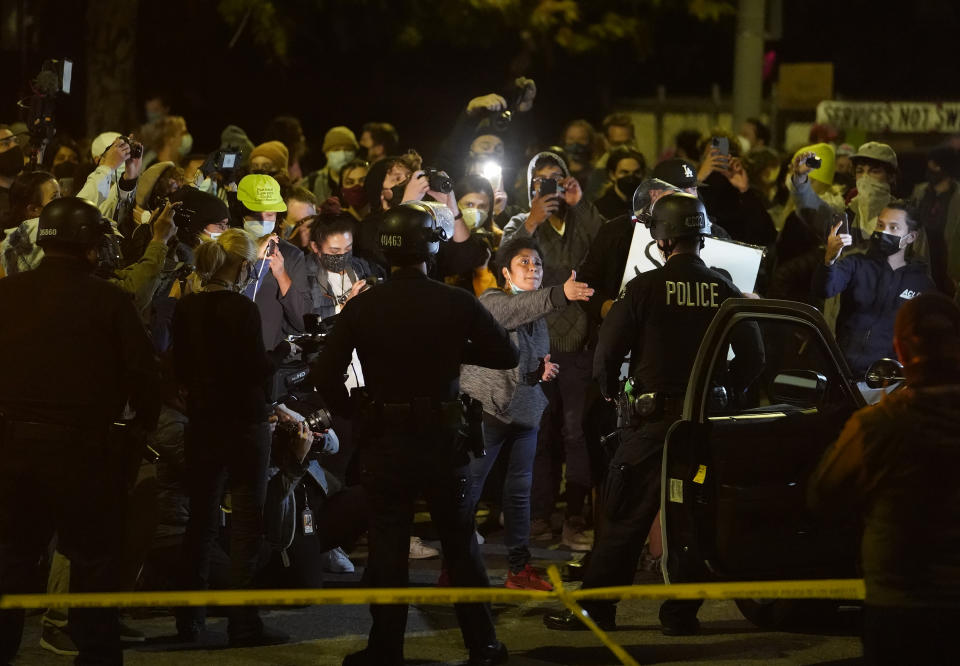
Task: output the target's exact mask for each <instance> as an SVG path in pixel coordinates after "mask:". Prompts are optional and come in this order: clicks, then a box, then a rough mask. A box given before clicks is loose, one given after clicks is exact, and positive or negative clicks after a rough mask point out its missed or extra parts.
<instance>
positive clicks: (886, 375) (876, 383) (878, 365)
mask: <svg viewBox="0 0 960 666" xmlns="http://www.w3.org/2000/svg"><path fill="white" fill-rule="evenodd" d="M866 380H867V386H869V387H870V388H872V389H882V388H887V387H888V386H893V385H894V384H896V383H898V382H902V381H903V366H902V365H901V364H900V361H896V360H894V359H892V358H881V359H880V360H879V361H874V362H873V363H872V364H870V367H869V368H867V375H866Z"/></svg>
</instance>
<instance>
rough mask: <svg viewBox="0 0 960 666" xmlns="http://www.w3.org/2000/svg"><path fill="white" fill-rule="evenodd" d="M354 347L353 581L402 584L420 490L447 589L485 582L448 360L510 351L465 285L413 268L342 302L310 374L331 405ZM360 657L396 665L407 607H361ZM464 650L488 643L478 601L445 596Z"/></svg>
mask: <svg viewBox="0 0 960 666" xmlns="http://www.w3.org/2000/svg"><path fill="white" fill-rule="evenodd" d="M354 348H356V350H357V356H358V357H359V359H360V362H361V364H362V366H363V374H364V378H365V380H366V384H367V388H366V390H367V393H368V395H369V400H368V401H365V402H364V403H363V404H361V405H358V406H357V408H356V409H357V411H356V413H355V414H354V437H355V438H356V440H357V442H358V444H359V447H360V456H361V461H362V465H361V467H362V474H363V484H364V486H365V487H366V490H367V493H368V503H369V504H368V507H369V513H370V515H369V518H370V536H369V539H370V559H369V561H368V564H367V569H366V572H365V579H364V583H365V584H366V585H369V586H371V587H404V586H406V585H407V583H408V578H407V557H408V552H409V540H410V525H411V522H412V520H413V505H414V501H415V500H416V498H417V497H418V495H420V494H421V493H423V495H424V496H425V499H426V501H427V503H428V505H429V508H430V513H431V516H432V518H433V521H434V523H435V524H436V526H437V528H438V530H439V532H440V539H441V541H442V543H443V553H444V557H445V558H446V561H447V566H448V567H449V570H450V578H451V581H452V583H453V585H455V586H467V587H483V586H486V585H488V584H489V581H488V579H487V574H486V570H485V569H484V566H483V562H482V560H481V558H480V552H479V548H478V546H477V542H476V540H475V539H474V537H473V531H474V519H473V512H472V507H471V503H470V496H469V495H470V486H469V481H468V479H469V474H468V471H467V470H468V457H467V454H466V452H465V451H462V450H461V451H458V450H457V447H456V445H455V441H454V440H455V435H456V431H457V423H456V422H455V421H456V420H455V419H452V418H451V415H457V416H458V415H459V411H458V405H459V403H457V402H455V401H456V398H457V395H458V393H459V375H460V365H461V364H463V363H469V364H472V365H480V366H485V367H490V368H500V369H505V368H512V367H515V366H516V364H517V359H518V352H517V348H516V347H515V346H514V345H513V343H511V342H510V339H509V337H508V335H507V332H506V331H504V330H503V328H502V327H501V326H500V325H499V324H497V322H496V321H495V320H494V319H493V317H492V316H491V315H490V313H489V312H488V311H487V310H486V308H484V307H483V306H481V305H480V303H479V302H478V301H477V299H476V298H474V297H473V295H472V294H469V293H468V292H466V291H464V290H462V289H457V288H454V287H450V286H447V285H445V284H442V283H439V282H434V281H432V280H429V279H427V277H426V276H425V275H424V274H423V273H421V272H420V271H419V270H417V269H415V268H403V269H400V270H398V271H396V272H395V273H394V274H393V276H392V277H391V279H390V280H389V281H387V282H386V283H384V284H383V285H379V286H376V287H374V288H372V289H370V290H369V291H367V292H364V293H362V294H360V295H359V296H356V297H354V298H353V299H351V300H350V301H349V302H348V303H347V306H346V307H345V308H344V309H343V311H342V312H341V313H340V315H339V318H338V321H337V323H336V325H335V327H334V330H333V332H332V333H331V334H330V336H329V337H328V339H327V344H326V347H325V349H324V351H323V352H322V353H321V355H320V356H319V358H318V360H317V362H316V364H315V366H314V368H313V372H312V374H311V381H313V383H314V384H316V385H317V386H318V387H319V388H321V390H322V392H323V393H324V394H325V395H326V396H327V397H328V399H330V400H331V402H332V403H333V407H334V408H335V409H339V410H341V411H343V410H344V409H347V407H348V406H347V402H346V390H345V388H344V385H343V373H344V370H345V369H346V368H347V365H348V364H349V362H350V358H351V351H352V350H353V349H354ZM370 610H371V614H372V615H373V627H372V628H371V630H370V640H369V645H368V648H367V649H368V651H369V653H370V656H371V658H373V659H374V660H376V661H375V662H371V663H378V664H385V665H388V664H399V663H402V660H403V633H404V629H405V626H406V617H407V607H406V606H401V605H389V606H371V609H370ZM456 612H457V619H458V621H459V623H460V628H461V631H462V633H463V637H464V642H465V644H466V645H467V647H468V648H469V649H470V650H475V649H481V648H483V647H484V646H488V645H490V644H491V643H494V642H496V634H495V631H494V627H493V620H492V616H491V613H490V607H489V605H488V604H457V606H456Z"/></svg>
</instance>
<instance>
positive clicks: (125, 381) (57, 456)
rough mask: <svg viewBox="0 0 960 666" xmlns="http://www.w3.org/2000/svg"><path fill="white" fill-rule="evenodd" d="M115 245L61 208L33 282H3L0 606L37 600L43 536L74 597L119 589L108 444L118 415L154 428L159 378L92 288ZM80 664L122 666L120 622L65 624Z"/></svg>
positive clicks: (49, 210)
mask: <svg viewBox="0 0 960 666" xmlns="http://www.w3.org/2000/svg"><path fill="white" fill-rule="evenodd" d="M107 233H112V232H111V230H110V224H109V223H108V222H106V221H105V220H103V219H102V218H101V216H100V212H99V211H98V210H97V208H96V207H95V206H93V205H92V204H90V203H87V202H85V201H83V200H81V199H74V198H69V199H58V200H56V201H54V202H52V203H50V204H49V205H47V207H46V208H44V209H43V212H42V213H41V215H40V222H39V228H38V233H37V236H38V241H37V242H38V244H39V245H40V246H41V247H42V248H43V250H44V252H45V256H44V258H43V260H42V261H41V263H40V265H39V266H38V267H37V269H36V270H33V271H28V272H25V273H21V274H18V275H13V276H10V277H7V278H5V279H3V280H0V310H2V311H3V312H4V313H6V315H7V316H6V317H5V321H4V325H3V326H2V327H0V348H2V349H3V350H5V353H6V358H5V359H4V381H3V382H0V412H2V422H0V423H2V426H0V427H2V430H0V449H2V453H0V455H2V460H3V464H2V465H0V595H3V594H15V593H25V592H32V591H35V590H34V589H33V588H34V587H36V583H37V581H38V573H39V572H38V567H37V563H38V562H39V561H40V559H41V556H42V554H43V553H44V551H45V550H46V548H47V545H48V544H49V542H50V539H51V537H52V536H53V534H54V533H55V532H56V533H57V535H58V540H59V541H58V549H59V550H60V551H61V552H63V554H64V555H66V556H67V557H68V558H69V559H70V563H71V575H70V591H71V592H94V591H109V590H111V589H116V586H117V583H118V581H117V580H116V579H115V571H116V569H117V567H116V564H115V562H116V559H117V556H118V554H119V552H120V545H121V541H122V536H123V535H122V526H123V506H124V504H125V502H124V498H125V471H124V463H125V462H127V463H128V464H129V460H130V456H131V455H134V456H136V451H133V450H132V449H131V447H129V446H127V447H123V446H122V442H121V441H120V438H119V437H116V436H114V433H113V432H111V424H112V423H113V422H114V421H115V420H117V419H119V418H120V417H121V415H122V414H123V412H124V407H125V405H129V406H130V407H131V408H132V409H133V410H135V411H136V419H135V426H140V427H143V428H146V429H152V428H153V427H154V426H155V425H156V421H157V416H158V414H159V410H160V399H159V390H158V386H159V373H158V369H157V366H156V362H155V359H154V357H153V353H152V349H151V345H150V341H149V339H148V338H147V335H146V333H145V332H144V330H143V327H142V326H141V324H140V320H139V318H138V316H137V312H136V310H135V308H134V305H133V303H132V301H131V298H130V296H129V295H128V294H125V293H124V292H123V291H121V290H120V289H118V288H117V287H116V286H114V285H111V284H109V283H108V282H106V281H104V280H101V279H100V278H97V277H95V276H94V275H93V274H92V273H93V270H94V267H95V266H96V263H97V248H98V247H99V246H100V244H101V242H102V240H103V236H104V234H107ZM23 618H24V614H23V611H11V610H5V611H0V663H8V662H9V661H10V660H11V659H13V657H14V655H15V654H16V652H17V650H18V648H19V645H20V638H21V634H22V631H23ZM70 619H71V625H72V631H73V638H74V639H75V642H76V644H77V647H78V648H79V651H80V655H79V657H78V661H77V663H98V664H114V663H117V664H119V663H121V662H122V655H121V652H120V635H119V624H118V617H117V611H116V609H98V608H75V609H72V610H71V612H70Z"/></svg>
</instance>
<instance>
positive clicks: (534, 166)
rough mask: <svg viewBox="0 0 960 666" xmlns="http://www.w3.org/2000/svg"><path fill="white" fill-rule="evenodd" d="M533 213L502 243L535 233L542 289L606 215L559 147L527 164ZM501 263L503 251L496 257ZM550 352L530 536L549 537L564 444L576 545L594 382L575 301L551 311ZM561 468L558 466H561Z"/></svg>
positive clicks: (585, 542)
mask: <svg viewBox="0 0 960 666" xmlns="http://www.w3.org/2000/svg"><path fill="white" fill-rule="evenodd" d="M527 191H528V194H529V197H530V199H529V200H530V212H529V213H520V214H518V215H514V216H513V218H511V220H510V222H509V223H507V226H506V227H504V229H503V240H502V243H501V247H505V246H506V245H507V244H508V243H509V242H510V240H511V239H513V238H524V237H526V238H533V240H535V241H536V242H537V244H538V245H539V246H540V249H541V250H542V252H541V253H540V257H541V259H542V260H543V281H542V286H543V287H544V288H549V287H555V286H557V285H561V284H563V283H564V282H566V281H567V279H568V278H569V277H570V271H572V270H578V269H579V268H580V266H581V264H583V262H584V260H585V259H586V257H587V254H588V252H589V251H590V245H591V244H592V243H593V240H594V238H596V236H597V233H598V232H599V231H600V228H601V226H602V225H603V217H602V216H601V215H600V213H599V212H598V211H597V209H596V207H595V206H594V205H593V204H591V203H589V202H588V201H587V200H586V198H585V197H584V196H583V191H582V190H581V189H580V183H578V182H577V179H576V178H573V177H572V176H571V173H570V170H569V169H568V168H567V164H566V162H565V161H564V160H563V158H561V157H560V156H559V155H557V154H556V153H551V152H543V153H539V154H537V155H535V156H534V157H533V159H532V160H530V163H529V165H528V167H527ZM498 264H501V265H502V257H498ZM546 322H547V330H548V333H549V337H550V353H551V358H552V360H553V361H554V362H555V363H558V364H559V365H560V366H561V367H562V368H563V369H564V372H563V375H561V376H560V377H559V380H558V381H557V382H552V383H551V384H552V385H549V386H548V387H547V391H546V392H547V393H548V396H547V397H548V400H549V401H550V404H549V406H548V407H547V409H546V411H545V412H544V414H543V420H542V421H541V424H540V438H539V442H538V444H537V447H538V452H537V462H536V466H535V468H534V479H533V497H532V509H531V513H532V516H533V525H532V526H531V538H532V539H534V540H537V539H539V540H546V539H550V538H552V530H551V527H550V522H549V517H550V515H551V514H552V512H553V508H554V500H555V496H556V493H557V491H558V490H559V479H557V478H555V476H554V474H553V471H552V470H553V465H552V463H551V460H552V459H555V458H556V456H558V455H560V451H559V450H560V449H562V450H563V451H564V454H565V457H566V461H567V467H566V477H567V478H566V484H567V485H566V488H567V512H566V517H565V520H564V527H563V533H562V543H563V544H564V545H566V546H567V547H568V548H570V549H571V550H578V551H585V550H589V549H590V545H591V544H592V542H593V538H592V537H591V536H590V535H589V533H588V531H587V526H586V522H585V520H584V517H583V507H584V504H585V501H586V497H587V495H588V494H589V493H590V488H591V487H592V485H593V476H592V474H591V468H590V456H589V454H588V447H587V438H586V435H585V434H584V430H583V414H584V406H585V399H586V395H587V386H588V385H589V384H590V382H591V371H592V364H593V352H592V350H590V349H589V348H588V347H589V346H588V342H589V339H590V327H589V322H588V318H587V314H586V312H585V311H584V310H583V308H581V307H580V304H578V303H570V304H569V305H566V306H565V307H563V308H561V309H560V310H558V311H557V312H552V313H550V314H548V315H546ZM558 467H559V466H558Z"/></svg>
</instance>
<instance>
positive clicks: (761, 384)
mask: <svg viewBox="0 0 960 666" xmlns="http://www.w3.org/2000/svg"><path fill="white" fill-rule="evenodd" d="M751 330H752V332H753V336H754V337H755V336H756V332H757V330H759V337H760V339H761V340H762V345H763V349H762V358H760V360H757V358H756V353H755V352H753V351H751V350H750V349H749V348H748V350H747V351H748V352H749V353H744V352H743V351H741V352H740V358H738V357H737V353H738V352H737V347H738V342H739V346H740V347H741V348H743V346H744V343H743V340H745V339H747V340H749V339H750V333H751ZM745 377H746V378H748V379H749V381H748V382H745V381H744V378H745ZM847 400H848V397H847V396H846V391H845V388H844V379H843V377H842V375H841V374H840V371H839V369H838V368H837V365H836V363H835V362H834V360H833V357H832V356H831V355H830V353H829V351H828V348H827V346H826V344H825V343H824V341H823V339H822V338H821V337H820V334H819V332H818V331H817V329H815V328H814V327H813V326H811V325H809V324H807V323H805V322H801V321H795V320H786V319H769V318H762V317H757V318H748V319H741V320H739V321H737V323H736V324H734V326H732V327H731V328H730V330H728V331H727V334H726V336H725V340H724V345H723V347H722V348H721V349H719V350H718V357H717V360H716V363H715V365H714V368H713V376H712V381H711V387H710V390H709V392H708V399H707V409H706V416H707V417H709V418H714V417H728V418H729V417H735V418H759V419H763V418H775V417H777V416H786V415H788V414H794V413H798V412H812V411H821V410H823V409H824V408H825V407H827V406H828V405H831V404H836V403H837V401H847Z"/></svg>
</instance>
